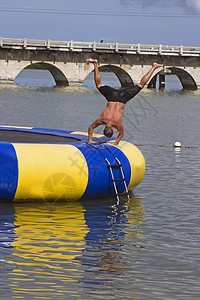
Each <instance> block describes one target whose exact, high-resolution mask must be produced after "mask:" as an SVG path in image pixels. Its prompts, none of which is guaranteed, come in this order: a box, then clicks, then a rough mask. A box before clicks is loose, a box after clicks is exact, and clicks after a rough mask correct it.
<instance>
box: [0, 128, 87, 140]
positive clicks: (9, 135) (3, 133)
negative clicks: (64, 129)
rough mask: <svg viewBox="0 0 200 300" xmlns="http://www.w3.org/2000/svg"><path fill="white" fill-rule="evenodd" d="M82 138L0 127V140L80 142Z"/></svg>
mask: <svg viewBox="0 0 200 300" xmlns="http://www.w3.org/2000/svg"><path fill="white" fill-rule="evenodd" d="M80 141H81V140H80V139H76V138H73V137H68V136H67V137H63V136H57V135H53V134H44V133H34V132H26V131H16V130H2V129H0V142H8V143H53V144H55V143H72V142H80Z"/></svg>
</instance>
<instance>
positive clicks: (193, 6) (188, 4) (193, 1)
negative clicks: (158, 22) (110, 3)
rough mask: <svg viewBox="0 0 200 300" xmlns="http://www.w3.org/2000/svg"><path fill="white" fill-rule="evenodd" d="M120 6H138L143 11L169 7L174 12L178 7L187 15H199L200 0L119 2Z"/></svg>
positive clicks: (134, 0)
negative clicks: (151, 8) (150, 8)
mask: <svg viewBox="0 0 200 300" xmlns="http://www.w3.org/2000/svg"><path fill="white" fill-rule="evenodd" d="M119 1H120V3H121V4H123V5H126V6H128V5H134V6H135V7H136V6H140V7H142V8H143V9H145V8H147V7H148V8H149V7H154V6H156V7H157V8H160V9H161V8H166V7H168V8H169V9H170V7H171V8H172V10H174V8H175V6H176V7H180V8H182V9H183V10H185V12H187V13H190V14H191V13H193V14H194V13H196V14H200V0H177V1H175V0H167V1H166V0H141V1H138V0H119Z"/></svg>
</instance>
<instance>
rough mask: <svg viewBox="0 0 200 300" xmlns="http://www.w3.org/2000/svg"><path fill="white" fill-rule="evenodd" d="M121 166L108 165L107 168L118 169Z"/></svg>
mask: <svg viewBox="0 0 200 300" xmlns="http://www.w3.org/2000/svg"><path fill="white" fill-rule="evenodd" d="M121 166H122V165H121V164H118V165H108V166H107V168H120V167H121Z"/></svg>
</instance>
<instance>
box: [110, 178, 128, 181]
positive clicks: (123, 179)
mask: <svg viewBox="0 0 200 300" xmlns="http://www.w3.org/2000/svg"><path fill="white" fill-rule="evenodd" d="M115 181H125V178H122V179H112V180H111V182H115Z"/></svg>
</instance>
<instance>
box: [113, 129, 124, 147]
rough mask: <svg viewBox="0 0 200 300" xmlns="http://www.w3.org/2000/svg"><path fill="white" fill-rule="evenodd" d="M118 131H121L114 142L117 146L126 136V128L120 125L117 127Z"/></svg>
mask: <svg viewBox="0 0 200 300" xmlns="http://www.w3.org/2000/svg"><path fill="white" fill-rule="evenodd" d="M116 129H117V131H118V132H119V134H118V137H117V139H116V141H115V142H114V145H115V146H118V144H119V142H120V141H121V139H122V138H123V136H124V128H123V126H122V125H121V126H120V127H116Z"/></svg>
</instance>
